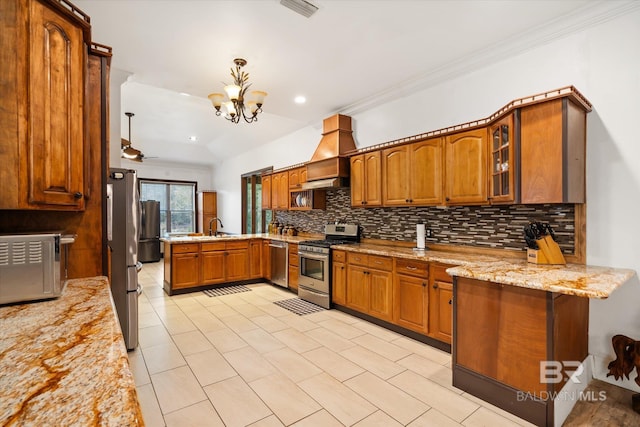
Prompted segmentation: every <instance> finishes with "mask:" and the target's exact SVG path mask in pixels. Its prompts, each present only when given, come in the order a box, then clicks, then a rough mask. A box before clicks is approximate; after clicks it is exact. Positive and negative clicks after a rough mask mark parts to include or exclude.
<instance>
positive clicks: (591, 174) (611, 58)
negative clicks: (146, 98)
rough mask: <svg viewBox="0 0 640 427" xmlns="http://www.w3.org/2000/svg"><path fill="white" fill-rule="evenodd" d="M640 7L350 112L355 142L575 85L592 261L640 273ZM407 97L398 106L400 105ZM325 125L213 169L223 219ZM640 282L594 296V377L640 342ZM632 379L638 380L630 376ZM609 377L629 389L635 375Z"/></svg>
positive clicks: (236, 216)
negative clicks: (255, 174)
mask: <svg viewBox="0 0 640 427" xmlns="http://www.w3.org/2000/svg"><path fill="white" fill-rule="evenodd" d="M637 40H640V11H639V10H638V9H637V8H636V9H635V10H632V11H631V12H629V13H627V14H626V15H624V16H622V17H618V18H616V19H614V20H611V21H608V22H604V23H601V24H599V25H597V26H593V27H592V28H590V29H588V30H582V31H580V32H577V33H574V34H572V35H570V36H567V37H565V38H562V39H558V40H555V41H551V42H549V43H548V44H545V45H543V46H540V47H537V48H535V49H530V50H527V51H524V52H521V53H519V54H517V55H514V56H511V57H508V58H505V59H504V60H502V61H496V62H494V63H492V64H490V65H488V66H486V67H483V68H480V69H476V70H474V71H471V72H469V73H467V74H466V75H463V76H461V77H458V78H455V79H452V80H450V81H448V82H445V83H441V84H439V85H437V86H434V87H431V88H429V89H426V90H423V91H421V92H418V93H415V94H414V95H412V96H410V97H407V98H405V99H402V100H399V101H396V102H392V103H386V104H384V105H381V106H379V107H377V108H374V109H370V110H368V111H363V112H360V113H357V114H354V115H353V121H354V129H355V132H354V136H355V139H356V143H357V145H358V146H359V147H364V146H369V145H374V144H378V143H381V142H385V141H388V140H393V139H397V138H401V137H405V136H410V135H414V134H418V133H423V132H427V131H430V130H435V129H439V128H442V127H447V126H450V125H455V124H461V123H464V122H467V121H471V120H475V119H479V118H484V117H487V116H489V115H490V114H492V113H494V112H495V111H496V110H498V109H499V108H500V107H502V106H504V105H505V104H507V103H508V102H510V101H511V100H513V99H516V98H520V97H525V96H529V95H533V94H536V93H540V92H546V91H548V90H552V89H556V88H560V87H562V86H567V85H574V86H575V87H576V88H577V89H578V90H579V91H581V92H582V93H583V94H584V95H585V96H586V97H587V99H589V100H590V101H591V102H592V103H593V106H594V109H593V111H592V112H591V113H590V114H589V115H588V116H587V117H588V123H587V126H588V131H587V133H588V137H587V138H588V142H587V145H588V151H587V158H588V162H587V200H588V208H587V224H588V227H587V236H588V237H587V262H588V264H592V265H606V266H613V267H625V268H631V269H634V270H636V271H640V257H639V256H638V253H639V249H638V247H637V246H636V245H637V244H638V239H639V238H640V230H639V229H638V228H637V227H636V226H635V222H636V221H635V218H636V217H637V216H638V213H639V212H640V191H639V190H640V189H639V187H640V170H639V169H638V168H637V167H635V165H636V163H637V159H638V158H640V144H638V141H637V121H638V118H640V103H639V102H638V97H639V96H640V90H639V89H640V88H639V86H640V77H639V76H640V72H639V71H638V70H640V50H639V49H638V48H637ZM399 103H402V105H401V107H402V108H394V104H399ZM320 125H321V124H320V123H319V124H318V126H317V127H309V128H307V129H304V130H302V131H300V132H297V133H296V134H293V135H290V136H287V137H286V138H281V139H279V140H277V141H274V142H272V143H270V144H267V145H265V146H263V147H260V148H258V149H256V150H253V151H251V152H249V153H246V154H244V155H242V156H239V157H236V158H234V159H231V160H229V161H226V162H225V163H224V164H222V165H219V167H217V168H216V170H215V171H214V175H213V182H214V186H215V188H216V190H217V191H218V193H219V194H220V195H222V197H221V199H219V200H221V203H220V208H219V211H220V215H221V217H222V218H224V221H225V226H226V224H229V225H228V229H229V231H232V232H240V230H241V223H240V217H241V215H240V214H241V212H240V208H241V202H240V179H239V177H240V175H241V174H242V173H245V172H249V171H252V170H256V169H260V168H263V167H266V166H271V165H273V166H274V167H276V168H278V167H281V166H286V165H291V164H295V163H300V162H304V161H308V160H309V159H310V158H311V155H312V154H313V151H314V150H315V147H316V145H317V143H318V142H319V140H320V129H321V128H320ZM639 303H640V282H639V281H638V277H637V276H635V277H634V278H633V279H632V280H631V281H630V282H629V283H627V284H626V285H625V286H623V287H622V288H621V289H619V290H618V291H616V292H615V293H614V294H613V295H612V297H611V298H609V299H607V300H592V301H591V315H590V328H589V351H590V353H591V354H593V355H594V356H595V360H596V368H595V371H596V377H598V378H600V379H606V378H605V375H606V372H607V368H606V365H607V363H608V362H609V361H610V360H611V359H612V358H613V350H612V347H611V342H610V340H611V336H612V335H614V334H617V333H622V334H625V335H628V336H630V337H632V338H635V339H640V309H639V308H638V305H639ZM633 378H634V377H633V376H632V379H633ZM607 380H608V381H610V382H612V383H614V384H618V385H624V386H625V387H627V388H630V389H633V390H640V388H639V387H638V386H637V385H636V384H635V383H633V382H632V381H625V382H621V381H614V380H613V379H612V378H609V379H607Z"/></svg>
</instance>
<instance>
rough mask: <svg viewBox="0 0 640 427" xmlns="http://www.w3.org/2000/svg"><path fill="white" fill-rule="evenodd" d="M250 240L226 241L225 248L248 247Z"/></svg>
mask: <svg viewBox="0 0 640 427" xmlns="http://www.w3.org/2000/svg"><path fill="white" fill-rule="evenodd" d="M248 248H249V241H248V240H238V241H233V242H229V241H227V242H226V247H225V249H248Z"/></svg>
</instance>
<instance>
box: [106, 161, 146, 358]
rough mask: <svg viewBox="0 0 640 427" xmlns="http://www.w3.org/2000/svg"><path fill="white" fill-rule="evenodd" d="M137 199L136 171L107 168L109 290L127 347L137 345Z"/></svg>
mask: <svg viewBox="0 0 640 427" xmlns="http://www.w3.org/2000/svg"><path fill="white" fill-rule="evenodd" d="M139 233H140V201H139V196H138V183H137V178H136V171H135V170H131V169H110V170H109V178H108V180H107V245H108V247H109V251H110V255H111V293H112V295H113V302H114V303H115V306H116V311H117V313H118V318H119V319H120V327H121V328H122V335H124V342H125V344H126V346H127V349H128V350H133V349H134V348H136V347H137V346H138V296H139V294H140V293H141V292H142V290H141V289H142V288H141V287H140V286H139V285H138V271H139V270H140V268H141V266H142V264H140V263H139V262H138V236H139Z"/></svg>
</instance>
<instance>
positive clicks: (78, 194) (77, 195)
mask: <svg viewBox="0 0 640 427" xmlns="http://www.w3.org/2000/svg"><path fill="white" fill-rule="evenodd" d="M73 198H74V199H82V193H81V192H79V191H76V192H75V193H74V194H73Z"/></svg>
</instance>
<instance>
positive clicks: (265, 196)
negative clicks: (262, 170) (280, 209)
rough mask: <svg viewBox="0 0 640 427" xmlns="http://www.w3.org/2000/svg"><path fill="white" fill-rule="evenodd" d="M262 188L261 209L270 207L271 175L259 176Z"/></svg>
mask: <svg viewBox="0 0 640 427" xmlns="http://www.w3.org/2000/svg"><path fill="white" fill-rule="evenodd" d="M260 180H261V188H262V197H261V198H260V199H261V203H262V209H271V175H262V177H261V179H260Z"/></svg>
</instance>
